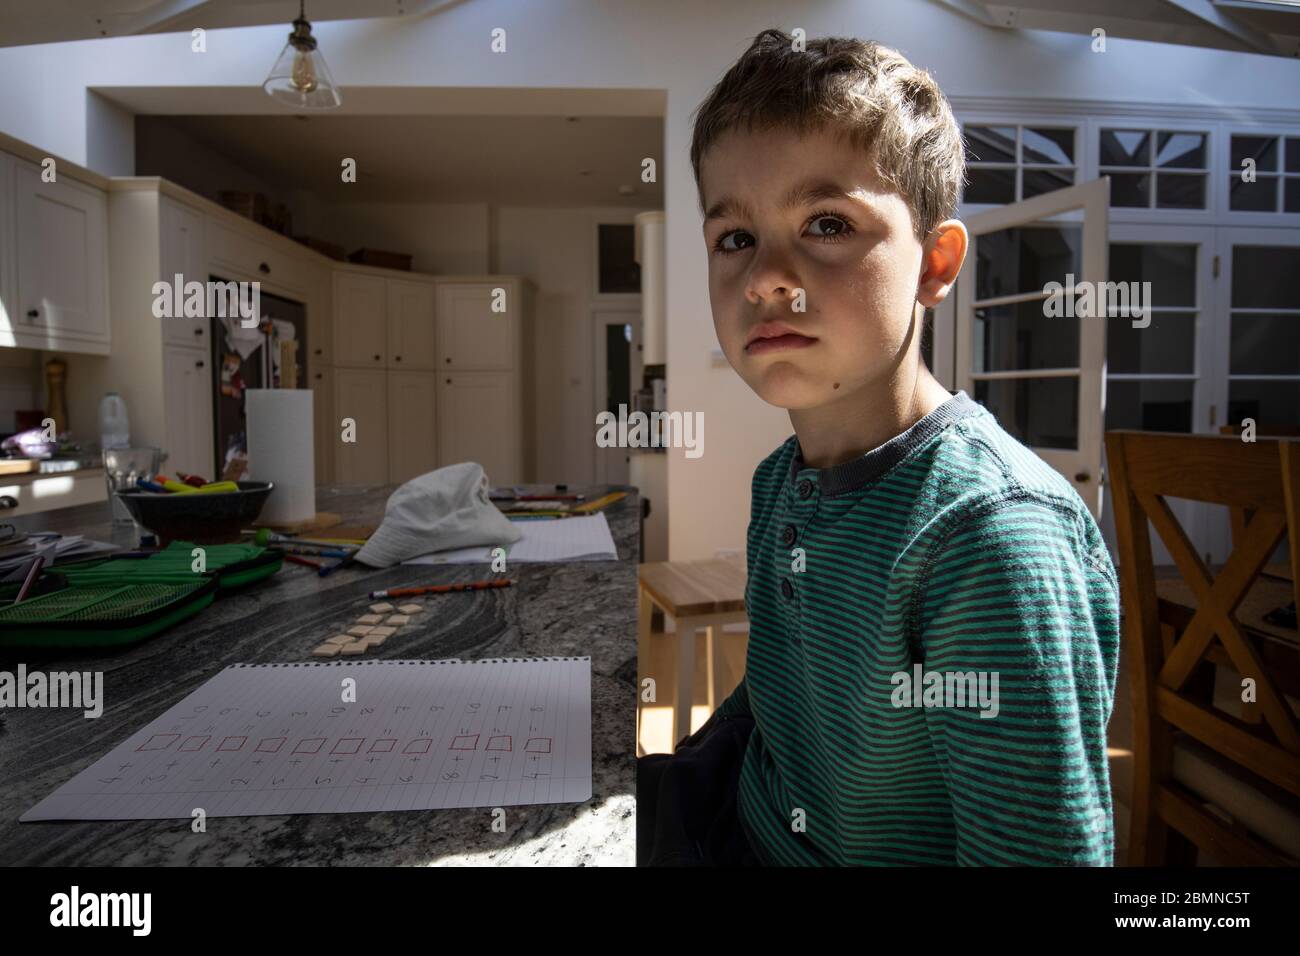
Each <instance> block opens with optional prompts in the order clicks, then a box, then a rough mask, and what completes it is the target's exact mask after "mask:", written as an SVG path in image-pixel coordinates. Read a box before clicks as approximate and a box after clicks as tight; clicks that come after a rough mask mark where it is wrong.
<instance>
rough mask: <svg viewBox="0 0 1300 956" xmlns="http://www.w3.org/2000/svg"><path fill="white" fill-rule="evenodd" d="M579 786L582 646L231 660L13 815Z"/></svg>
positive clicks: (282, 808)
mask: <svg viewBox="0 0 1300 956" xmlns="http://www.w3.org/2000/svg"><path fill="white" fill-rule="evenodd" d="M590 797H591V659H590V658H589V657H550V658H495V659H490V660H475V661H460V660H449V661H427V660H409V661H348V662H322V663H286V664H255V665H248V664H235V665H232V666H230V667H227V668H225V669H224V670H222V671H221V672H220V673H219V674H217V675H216V676H215V677H214V678H212V679H211V680H210V681H208V682H207V683H206V684H204V685H203V686H202V687H200V688H199V689H198V690H196V691H194V693H192V694H190V695H189V696H188V697H186V698H185V699H184V700H182V701H181V702H180V703H179V704H177V705H176V706H174V707H172V708H171V709H170V710H168V711H167V712H166V713H164V714H163V715H162V716H161V717H159V718H157V719H156V720H153V721H151V722H150V723H149V724H147V725H146V726H144V727H142V728H141V729H140V730H139V731H138V732H136V733H135V734H133V735H132V736H131V737H130V738H128V739H127V740H125V741H124V742H123V743H121V744H119V745H118V746H117V747H116V748H114V749H113V750H112V752H110V753H109V754H108V755H107V756H105V757H103V758H101V759H100V760H98V761H96V762H95V763H94V764H92V765H91V766H89V767H87V768H86V769H85V770H83V771H82V772H81V773H79V774H77V776H75V777H73V778H72V779H71V780H69V781H68V782H67V783H65V784H64V785H63V786H61V787H59V788H58V789H57V790H56V791H55V792H54V793H52V794H50V795H49V796H48V797H46V798H45V799H44V800H42V801H41V802H40V803H38V804H37V805H36V806H34V807H33V808H32V809H30V810H28V811H27V812H26V813H25V814H23V815H22V817H21V818H20V820H22V821H23V822H27V821H32V820H157V819H170V818H179V817H186V818H188V817H191V816H193V814H194V811H195V810H196V809H200V808H201V809H202V810H203V811H204V813H205V814H206V815H207V816H226V817H229V816H259V815H265V814H279V813H360V812H364V811H376V810H435V809H443V808H448V807H499V806H517V805H521V804H530V803H580V802H582V801H584V800H587V799H589V798H590Z"/></svg>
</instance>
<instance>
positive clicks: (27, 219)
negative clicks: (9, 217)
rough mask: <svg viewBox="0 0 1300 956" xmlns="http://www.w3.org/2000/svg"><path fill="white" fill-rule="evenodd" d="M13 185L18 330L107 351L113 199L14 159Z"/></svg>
mask: <svg viewBox="0 0 1300 956" xmlns="http://www.w3.org/2000/svg"><path fill="white" fill-rule="evenodd" d="M14 184H15V197H14V198H15V203H14V206H15V209H14V212H15V222H14V227H15V232H14V239H15V244H16V245H17V247H18V295H17V306H18V315H17V316H15V317H14V318H15V320H16V321H14V323H13V325H14V329H15V331H22V332H25V333H27V336H26V338H27V339H41V340H44V343H45V347H48V348H64V349H67V350H68V351H88V352H98V353H104V352H107V350H108V348H107V347H108V341H109V333H108V203H107V201H106V199H105V197H104V194H103V193H101V192H99V191H98V190H96V189H91V188H90V187H88V186H83V185H82V184H81V183H78V182H74V181H72V180H67V179H61V180H59V181H57V182H52V183H47V182H42V181H41V168H40V167H39V166H37V165H35V164H34V163H29V162H27V161H25V160H15V161H14ZM19 344H24V343H23V342H20V343H19ZM33 344H35V343H33ZM35 347H40V346H39V345H37V346H35Z"/></svg>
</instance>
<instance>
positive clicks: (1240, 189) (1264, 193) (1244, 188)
mask: <svg viewBox="0 0 1300 956" xmlns="http://www.w3.org/2000/svg"><path fill="white" fill-rule="evenodd" d="M1228 208H1229V209H1236V210H1239V211H1241V212H1277V177H1276V176H1260V177H1259V178H1258V179H1257V180H1255V182H1253V183H1244V182H1242V181H1241V175H1240V174H1237V175H1235V176H1233V177H1232V180H1231V182H1230V184H1229V186H1228Z"/></svg>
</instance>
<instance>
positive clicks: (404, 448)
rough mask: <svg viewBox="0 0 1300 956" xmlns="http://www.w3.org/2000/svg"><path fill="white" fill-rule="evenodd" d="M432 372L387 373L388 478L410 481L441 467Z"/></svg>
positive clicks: (435, 379)
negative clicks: (439, 463) (439, 464)
mask: <svg viewBox="0 0 1300 956" xmlns="http://www.w3.org/2000/svg"><path fill="white" fill-rule="evenodd" d="M437 382H438V376H437V375H436V374H435V373H433V372H389V373H388V480H389V481H390V482H392V483H393V484H395V485H396V484H400V483H401V482H404V481H409V480H410V479H412V478H414V477H415V476H416V475H423V474H424V473H425V472H427V471H433V469H435V468H437V467H438V445H437V442H436V440H435V437H436V435H437V428H436V425H435V421H436V420H435V418H434V395H435V392H436V390H437Z"/></svg>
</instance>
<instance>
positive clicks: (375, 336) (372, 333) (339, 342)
mask: <svg viewBox="0 0 1300 956" xmlns="http://www.w3.org/2000/svg"><path fill="white" fill-rule="evenodd" d="M387 311H388V301H387V290H386V288H385V283H384V280H383V279H379V278H376V277H375V276H368V275H361V274H360V273H357V272H336V273H334V364H335V365H348V366H352V367H353V368H376V369H382V368H383V367H384V366H385V352H387V350H388V331H387V329H388V322H387V319H386V313H387Z"/></svg>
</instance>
